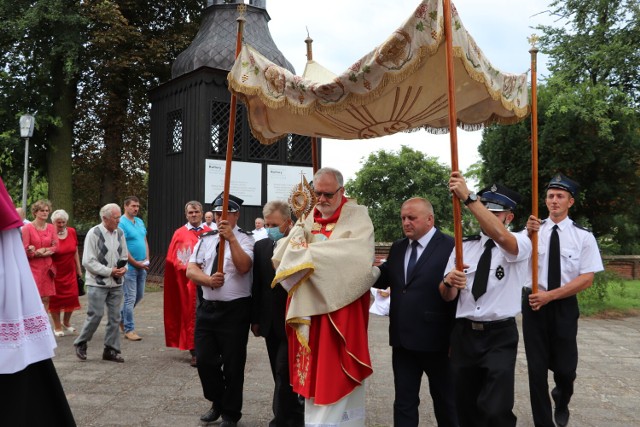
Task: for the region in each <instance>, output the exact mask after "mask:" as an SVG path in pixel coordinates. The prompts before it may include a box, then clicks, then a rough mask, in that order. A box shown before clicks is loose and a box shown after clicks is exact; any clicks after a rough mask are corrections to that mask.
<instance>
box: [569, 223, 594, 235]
mask: <svg viewBox="0 0 640 427" xmlns="http://www.w3.org/2000/svg"><path fill="white" fill-rule="evenodd" d="M573 226H574V227H576V228H579V229H580V230H584V231H587V232H589V233H591V230H589V229H588V228H586V227H583V226H581V225H580V224H578V223H577V222H575V221H574V222H573Z"/></svg>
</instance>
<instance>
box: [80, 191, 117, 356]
mask: <svg viewBox="0 0 640 427" xmlns="http://www.w3.org/2000/svg"><path fill="white" fill-rule="evenodd" d="M121 215H122V214H121V211H120V206H118V205H117V204H115V203H109V204H107V205H105V206H103V207H102V209H100V218H101V219H102V223H100V224H98V225H96V226H95V227H93V228H92V229H91V230H89V232H88V233H87V237H86V238H85V240H84V252H83V254H82V265H83V266H84V268H85V270H86V272H87V274H86V277H85V285H86V287H87V305H88V307H87V318H86V320H85V321H84V325H83V326H82V331H80V335H79V336H78V338H76V340H75V341H74V343H73V345H74V346H75V348H76V356H78V359H80V360H83V361H84V360H87V342H89V341H91V338H92V337H93V334H94V333H95V331H96V329H98V326H99V325H100V321H101V320H102V316H103V314H104V308H105V306H106V307H107V316H108V322H107V330H106V333H105V336H104V352H103V353H102V360H108V361H111V362H118V363H122V362H124V359H123V358H122V357H121V356H120V334H119V333H118V327H119V325H120V308H121V306H122V295H123V293H122V282H123V280H122V278H123V276H124V275H125V273H126V272H127V267H126V263H127V258H128V256H129V251H128V250H127V242H126V240H125V237H124V233H123V231H122V230H121V229H120V228H118V223H119V222H120V216H121Z"/></svg>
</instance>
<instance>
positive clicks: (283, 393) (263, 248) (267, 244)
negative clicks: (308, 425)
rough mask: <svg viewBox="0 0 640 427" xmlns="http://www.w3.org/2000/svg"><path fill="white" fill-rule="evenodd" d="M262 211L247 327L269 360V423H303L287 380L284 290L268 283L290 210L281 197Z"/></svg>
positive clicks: (300, 408) (299, 405) (301, 409)
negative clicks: (261, 343) (261, 339)
mask: <svg viewBox="0 0 640 427" xmlns="http://www.w3.org/2000/svg"><path fill="white" fill-rule="evenodd" d="M263 215H264V220H265V228H266V230H267V235H268V237H269V238H268V239H262V240H258V241H257V242H256V244H255V246H254V260H253V288H252V296H253V300H252V301H253V309H252V317H251V331H252V332H253V334H254V335H255V336H256V337H260V336H261V337H264V338H265V342H266V344H267V352H268V354H269V362H270V363H271V374H272V375H273V381H274V382H275V387H274V390H273V405H272V409H273V415H274V418H273V419H272V420H271V422H270V423H269V426H270V427H284V426H287V427H294V426H295V427H298V426H300V427H301V426H304V401H303V400H302V399H300V398H299V397H298V394H296V393H294V392H293V390H292V388H291V381H289V359H288V346H287V334H286V332H285V310H286V306H287V291H285V290H284V288H283V287H282V286H276V287H273V288H272V287H271V282H272V281H273V278H274V276H275V270H274V269H273V264H272V263H271V257H272V256H273V249H274V247H275V245H276V242H277V241H278V240H279V239H281V238H282V237H284V236H286V235H287V234H289V230H290V229H291V226H292V221H291V211H290V209H289V204H288V203H287V202H285V201H279V200H276V201H271V202H269V203H267V204H266V205H265V206H264V209H263Z"/></svg>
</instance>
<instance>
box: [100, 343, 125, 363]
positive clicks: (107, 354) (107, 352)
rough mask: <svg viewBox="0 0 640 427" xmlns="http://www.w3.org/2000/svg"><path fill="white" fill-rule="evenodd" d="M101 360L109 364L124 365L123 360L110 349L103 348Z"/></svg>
mask: <svg viewBox="0 0 640 427" xmlns="http://www.w3.org/2000/svg"><path fill="white" fill-rule="evenodd" d="M102 360H108V361H110V362H118V363H124V359H123V358H122V357H120V355H119V354H118V352H117V351H115V350H114V349H112V348H108V347H107V348H105V349H104V351H103V352H102Z"/></svg>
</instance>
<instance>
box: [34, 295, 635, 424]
mask: <svg viewBox="0 0 640 427" xmlns="http://www.w3.org/2000/svg"><path fill="white" fill-rule="evenodd" d="M81 304H82V306H83V309H81V310H80V311H77V312H76V313H74V315H73V317H72V324H73V325H74V326H75V327H76V328H78V329H80V327H81V326H82V322H83V320H84V317H85V310H86V296H85V297H82V298H81ZM162 304H163V293H162V291H156V292H147V294H146V295H145V298H144V300H143V301H142V302H141V303H140V305H139V306H138V307H137V308H136V311H135V313H136V325H137V331H138V333H139V334H140V335H141V336H142V337H143V340H142V341H139V342H130V341H127V340H125V339H124V338H123V342H122V355H123V357H124V359H125V363H124V364H118V363H113V362H105V361H102V359H101V356H102V348H103V344H102V342H103V338H104V324H105V321H103V325H101V326H100V328H99V329H98V331H97V333H96V335H95V336H94V339H93V340H92V341H91V342H90V343H89V350H88V360H87V361H86V362H80V361H79V360H78V359H77V358H76V356H75V353H74V349H73V339H74V338H73V337H70V336H65V337H61V338H57V341H58V348H57V349H56V357H55V358H54V362H55V366H56V369H57V370H58V375H59V376H60V378H61V380H62V384H63V386H64V389H65V391H66V393H67V397H68V399H69V403H70V405H71V409H72V410H73V413H74V415H75V418H76V421H77V423H78V425H79V426H82V427H84V426H153V427H160V426H168V427H181V426H198V425H200V421H199V416H200V415H201V414H203V413H204V412H206V411H207V410H208V408H209V403H208V402H207V401H206V400H205V399H204V398H203V397H202V391H201V388H200V382H199V379H198V374H197V372H196V369H194V368H192V367H190V366H189V363H188V362H189V360H190V357H189V354H188V352H182V351H178V350H176V349H169V348H166V347H165V345H164V328H163V315H162V311H163V308H162ZM387 330H388V318H386V317H379V316H373V315H372V317H371V322H370V326H369V339H370V348H371V354H372V359H373V365H374V374H373V376H372V377H371V378H370V379H368V381H367V422H366V425H367V426H391V425H392V406H393V374H392V372H391V350H390V348H389V346H388V332H387ZM578 345H579V350H580V362H579V366H578V379H577V382H576V393H575V395H574V397H573V400H572V402H571V404H570V409H571V420H570V423H569V425H570V426H576V427H589V426H593V427H631V426H640V409H639V407H640V318H638V317H635V318H627V319H618V320H597V319H582V320H581V321H580V333H579V344H578ZM516 370H517V371H516V407H515V412H516V415H517V416H518V425H519V426H524V427H528V426H533V422H532V420H531V410H530V407H529V393H528V384H527V373H526V370H527V367H526V358H525V354H524V347H523V343H522V339H521V340H520V350H519V353H518V362H517V366H516ZM272 389H273V380H272V378H271V371H270V369H269V363H268V357H267V352H266V349H265V346H264V341H263V340H262V339H260V338H255V337H253V336H251V337H250V338H249V349H248V360H247V366H246V371H245V394H244V407H243V413H244V415H243V418H242V420H241V421H240V423H239V425H240V426H245V427H250V426H251V427H253V426H266V425H267V424H268V421H269V420H270V419H271V416H272V414H271V396H272ZM421 401H422V403H421V407H420V418H421V421H420V426H435V425H436V423H435V418H434V416H433V408H432V404H431V399H430V397H429V394H428V385H427V381H426V377H425V378H424V379H423V387H422V392H421ZM34 410H37V406H36V407H35V408H34Z"/></svg>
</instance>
